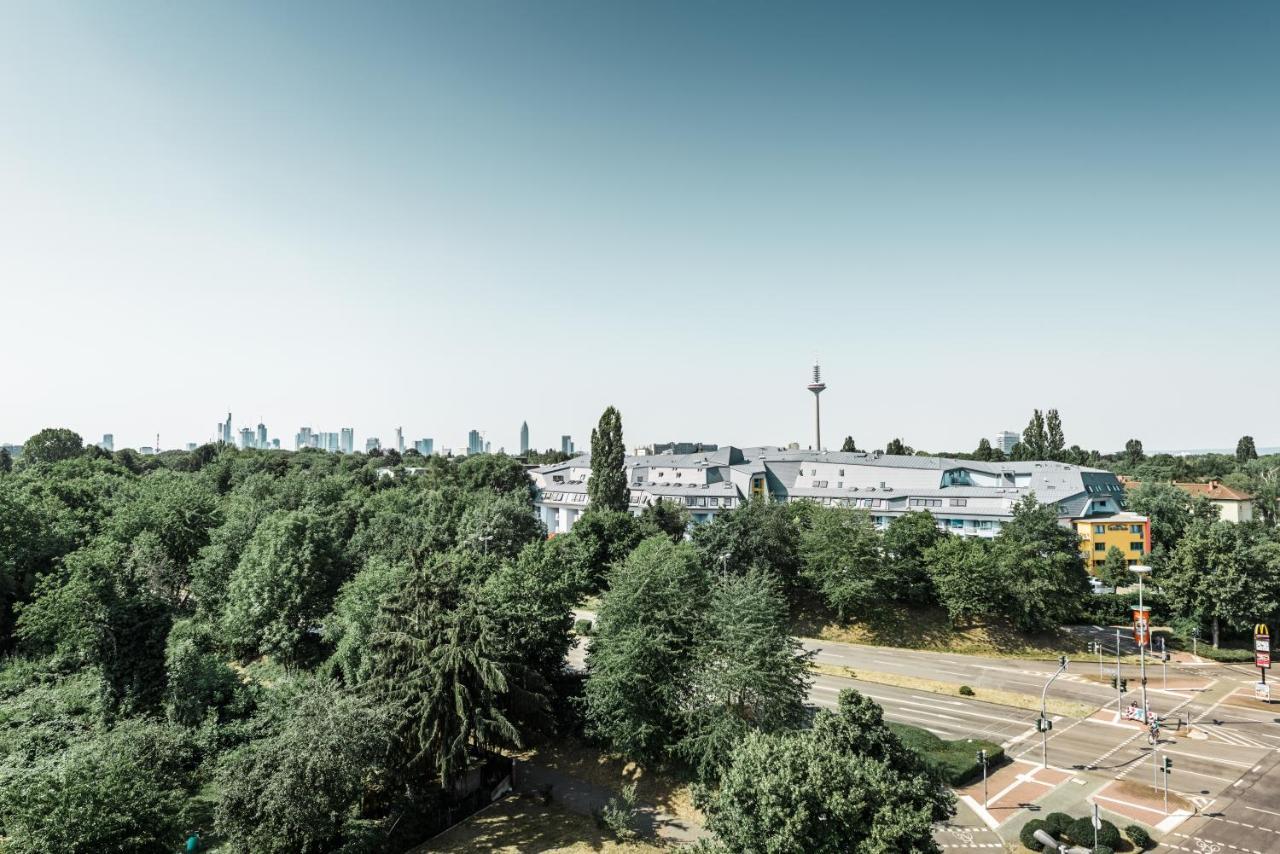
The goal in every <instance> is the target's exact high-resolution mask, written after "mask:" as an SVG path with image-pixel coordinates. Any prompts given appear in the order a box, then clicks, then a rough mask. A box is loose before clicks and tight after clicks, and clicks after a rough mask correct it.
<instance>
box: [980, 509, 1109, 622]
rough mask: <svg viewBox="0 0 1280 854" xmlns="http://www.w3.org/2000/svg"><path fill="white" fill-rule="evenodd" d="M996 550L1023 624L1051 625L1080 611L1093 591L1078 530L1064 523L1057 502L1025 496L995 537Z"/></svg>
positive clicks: (1017, 617) (1012, 603)
mask: <svg viewBox="0 0 1280 854" xmlns="http://www.w3.org/2000/svg"><path fill="white" fill-rule="evenodd" d="M995 553H996V558H997V560H998V561H999V563H1000V569H1001V572H1002V573H1003V574H1004V576H1005V584H1006V587H1005V589H1006V590H1008V591H1009V593H1010V597H1009V602H1008V607H1009V610H1010V612H1011V613H1010V616H1011V617H1012V618H1013V621H1014V623H1015V624H1016V625H1017V626H1018V627H1019V628H1022V629H1025V630H1034V629H1048V628H1052V627H1054V626H1059V625H1063V624H1064V623H1067V622H1069V621H1070V620H1071V619H1073V618H1074V617H1075V616H1076V614H1077V613H1078V611H1079V606H1080V601H1081V597H1082V596H1084V595H1085V594H1087V593H1088V592H1089V581H1088V574H1087V573H1086V572H1085V568H1084V562H1083V560H1082V559H1081V557H1080V552H1079V549H1078V541H1077V539H1076V534H1075V532H1074V531H1072V530H1070V529H1069V528H1066V527H1064V526H1062V525H1060V524H1059V523H1058V514H1057V511H1056V510H1055V509H1054V507H1053V506H1052V505H1049V504H1041V503H1039V502H1038V501H1036V498H1035V495H1034V494H1028V495H1025V496H1023V498H1022V499H1021V500H1019V501H1018V502H1017V503H1016V504H1015V505H1014V506H1013V518H1012V519H1010V521H1009V522H1008V523H1007V524H1006V525H1005V526H1004V527H1003V528H1001V529H1000V533H999V534H997V535H996V537H995Z"/></svg>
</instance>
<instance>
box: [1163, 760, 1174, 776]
mask: <svg viewBox="0 0 1280 854" xmlns="http://www.w3.org/2000/svg"><path fill="white" fill-rule="evenodd" d="M1172 771H1173V760H1172V759H1170V758H1169V757H1168V756H1166V757H1165V758H1164V773H1166V774H1169V773H1172Z"/></svg>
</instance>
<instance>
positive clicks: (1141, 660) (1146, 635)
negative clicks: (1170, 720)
mask: <svg viewBox="0 0 1280 854" xmlns="http://www.w3.org/2000/svg"><path fill="white" fill-rule="evenodd" d="M1129 571H1130V572H1132V573H1133V574H1134V575H1136V576H1138V613H1139V614H1140V615H1141V617H1140V619H1141V620H1142V622H1143V625H1142V627H1141V631H1139V632H1138V672H1139V675H1140V677H1141V679H1142V722H1143V723H1144V724H1146V725H1147V726H1150V725H1151V721H1149V720H1147V718H1148V717H1149V716H1150V714H1151V708H1150V706H1148V705H1147V655H1146V649H1147V641H1148V639H1150V637H1151V620H1150V618H1148V617H1147V610H1146V608H1145V607H1143V604H1142V578H1143V576H1145V575H1149V574H1150V573H1151V567H1149V566H1143V565H1142V564H1135V565H1133V566H1131V567H1129Z"/></svg>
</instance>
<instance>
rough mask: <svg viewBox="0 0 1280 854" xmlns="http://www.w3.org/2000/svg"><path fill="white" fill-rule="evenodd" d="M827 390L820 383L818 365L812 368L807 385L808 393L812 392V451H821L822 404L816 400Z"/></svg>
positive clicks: (820, 375) (825, 385) (820, 377)
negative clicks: (809, 381)
mask: <svg viewBox="0 0 1280 854" xmlns="http://www.w3.org/2000/svg"><path fill="white" fill-rule="evenodd" d="M826 390H827V384H826V383H824V382H823V381H822V368H821V367H819V366H818V365H816V364H815V365H814V366H813V382H811V383H809V391H811V392H813V430H814V445H813V447H814V449H815V450H818V451H821V450H822V404H821V403H820V402H819V400H818V395H820V394H822V393H823V392H824V391H826Z"/></svg>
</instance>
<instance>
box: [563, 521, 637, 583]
mask: <svg viewBox="0 0 1280 854" xmlns="http://www.w3.org/2000/svg"><path fill="white" fill-rule="evenodd" d="M644 536H645V530H644V526H642V525H641V524H640V520H639V519H637V518H636V517H635V516H632V515H631V514H630V513H628V512H626V511H625V510H603V509H600V508H597V507H593V506H588V507H587V510H586V512H585V513H583V514H582V517H581V518H579V519H578V521H577V522H576V523H575V524H574V526H573V529H572V530H571V531H569V533H568V534H560V535H559V536H557V537H556V539H557V540H564V539H570V540H572V541H573V542H574V543H575V544H577V545H578V547H579V555H580V557H581V559H582V561H583V565H584V566H585V568H586V571H587V579H588V581H589V582H590V584H591V586H592V588H593V589H599V588H600V587H601V586H602V585H603V584H604V582H605V577H606V576H607V575H608V573H609V570H610V569H611V568H612V567H614V566H615V565H617V564H618V563H619V562H620V561H623V560H625V559H626V557H627V555H629V554H631V550H632V549H634V548H635V547H636V546H637V545H639V544H640V540H641V539H643V538H644Z"/></svg>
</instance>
